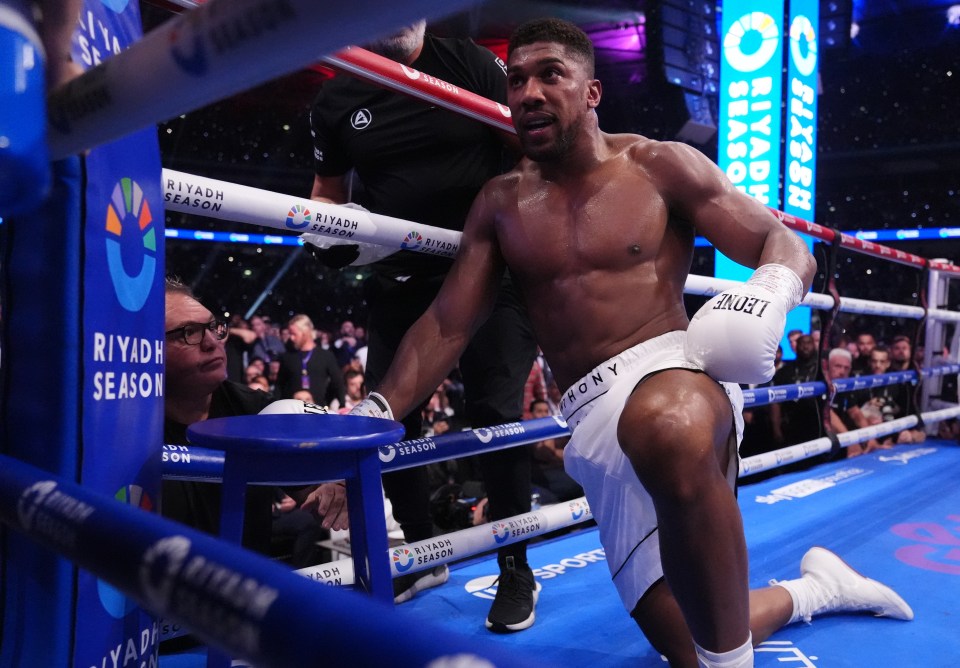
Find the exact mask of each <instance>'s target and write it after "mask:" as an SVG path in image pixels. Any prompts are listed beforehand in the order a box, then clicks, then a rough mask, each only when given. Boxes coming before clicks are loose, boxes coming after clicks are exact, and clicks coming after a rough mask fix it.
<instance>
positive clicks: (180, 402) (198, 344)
mask: <svg viewBox="0 0 960 668" xmlns="http://www.w3.org/2000/svg"><path fill="white" fill-rule="evenodd" d="M164 329H165V330H166V331H165V343H166V346H165V356H166V360H165V362H166V367H165V383H166V385H165V392H164V394H165V397H164V420H163V438H164V443H167V444H170V445H187V444H188V440H187V427H188V426H189V425H191V424H194V423H195V422H200V421H201V420H207V419H210V418H217V417H230V416H235V415H255V414H257V413H259V412H261V411H262V410H263V409H264V408H266V407H267V406H268V405H270V404H271V403H273V397H272V396H271V395H270V394H267V393H265V392H261V391H258V390H252V389H250V388H248V387H247V386H246V385H243V384H241V383H235V382H233V381H230V380H227V366H226V364H227V362H226V353H225V352H224V339H225V338H226V336H227V325H226V323H224V322H221V321H219V320H217V319H216V318H214V316H213V314H212V313H211V312H210V311H209V309H207V308H206V307H205V306H204V305H203V304H201V303H200V302H199V301H198V300H197V299H196V297H194V295H193V293H192V291H191V290H190V288H189V287H187V286H186V285H184V284H183V283H180V282H179V281H176V280H174V279H169V278H168V279H167V282H166V322H165V327H164ZM288 491H289V490H288ZM299 491H300V494H298V495H296V494H295V493H294V494H291V496H295V498H297V497H299V499H298V500H300V501H303V500H304V498H305V497H306V496H307V492H308V491H309V490H308V489H304V490H299ZM161 499H162V504H161V509H162V513H163V515H164V516H165V517H168V518H171V519H174V520H177V521H178V522H182V523H184V524H188V525H190V526H193V527H195V528H197V529H200V530H202V531H206V532H208V533H211V534H215V535H216V534H218V533H219V521H220V486H219V485H218V484H214V483H201V482H185V481H177V480H165V481H163V489H162V497H161ZM273 500H274V490H273V488H271V487H268V486H262V485H251V486H250V487H249V488H248V490H247V495H246V508H245V521H244V531H243V545H244V546H245V547H247V548H249V549H252V550H255V551H257V552H260V553H262V554H270V535H271V523H272V506H273ZM307 503H308V504H309V505H308V507H309V508H310V509H311V510H313V511H314V512H316V513H317V514H318V515H319V516H320V517H322V518H323V520H324V521H323V526H324V528H331V527H333V528H337V529H341V528H346V526H347V517H346V503H345V494H344V492H343V487H342V486H341V485H339V484H337V483H325V484H323V485H320V486H318V487H317V488H316V489H315V490H314V491H313V492H312V493H310V495H309V498H308V499H307Z"/></svg>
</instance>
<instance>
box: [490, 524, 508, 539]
mask: <svg viewBox="0 0 960 668" xmlns="http://www.w3.org/2000/svg"><path fill="white" fill-rule="evenodd" d="M490 532H491V533H492V534H493V540H494V541H496V542H497V544H498V545H499V544H500V543H502V542H504V541H505V540H506V539H507V538H509V537H510V528H509V527H508V526H507V525H506V524H504V523H503V522H494V523H493V524H492V525H491V526H490Z"/></svg>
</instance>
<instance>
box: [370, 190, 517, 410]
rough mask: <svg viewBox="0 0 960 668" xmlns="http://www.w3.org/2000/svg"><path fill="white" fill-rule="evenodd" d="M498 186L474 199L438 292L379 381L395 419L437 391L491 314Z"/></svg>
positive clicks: (499, 267) (496, 274)
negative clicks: (449, 267) (459, 240)
mask: <svg viewBox="0 0 960 668" xmlns="http://www.w3.org/2000/svg"><path fill="white" fill-rule="evenodd" d="M498 182H499V179H494V180H493V181H491V182H490V183H488V184H487V185H486V186H484V188H483V190H481V191H480V194H479V195H478V196H477V198H476V199H475V200H474V202H473V207H472V208H471V209H470V214H469V215H468V217H467V222H466V225H465V227H464V230H463V237H462V239H461V243H460V249H459V250H458V251H457V256H456V258H455V260H454V262H453V267H452V268H451V269H450V272H449V273H448V274H447V276H446V278H445V279H444V282H443V286H442V287H441V288H440V292H439V293H438V294H437V297H436V299H434V301H433V303H432V304H431V305H430V307H429V308H428V309H427V311H426V312H425V313H424V314H423V315H422V316H421V317H420V319H419V320H417V322H416V323H414V324H413V326H412V327H411V328H410V329H409V330H408V331H407V333H406V335H405V336H404V337H403V341H402V342H401V343H400V347H399V348H398V349H397V353H396V355H394V358H393V363H392V364H391V365H390V369H389V370H388V371H387V373H386V375H385V376H384V379H383V382H382V383H380V386H379V387H377V388H375V389H376V390H377V392H378V393H379V394H380V395H382V397H383V398H384V400H385V401H387V402H389V405H390V407H391V408H392V410H393V413H394V415H395V416H397V417H398V418H402V417H403V416H405V415H406V414H407V413H408V412H409V411H410V410H412V409H413V408H415V407H416V406H417V405H418V404H419V403H420V402H421V401H422V400H423V399H425V398H426V397H427V396H428V395H429V394H430V393H431V392H433V391H434V390H435V389H436V388H437V386H438V385H439V384H440V383H441V382H442V381H443V379H444V378H445V377H446V376H447V374H448V373H449V372H450V370H451V369H453V367H454V366H455V365H456V364H457V361H458V360H459V359H460V355H461V353H462V352H463V350H464V349H465V348H466V347H467V344H468V343H469V341H470V339H471V337H472V336H473V334H474V332H475V331H476V330H477V329H478V328H479V327H480V325H482V324H483V322H484V321H485V320H486V319H487V317H488V316H489V314H490V312H491V311H492V309H493V305H494V302H495V301H496V298H497V293H498V291H499V289H500V277H501V276H502V275H503V271H504V262H503V258H502V257H501V255H500V248H499V245H498V242H497V237H496V232H495V229H494V221H495V219H496V211H497V209H498V206H499V205H498V204H496V202H497V201H498V200H499V197H498V196H497V195H496V190H497V185H496V184H497V183H498Z"/></svg>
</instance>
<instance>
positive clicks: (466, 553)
mask: <svg viewBox="0 0 960 668" xmlns="http://www.w3.org/2000/svg"><path fill="white" fill-rule="evenodd" d="M591 519H593V513H591V512H590V504H588V503H587V500H586V498H584V497H580V498H579V499H573V500H571V501H564V502H562V503H556V504H554V505H552V506H544V507H543V508H541V509H540V510H535V511H532V512H529V513H523V514H521V515H517V516H515V517H509V518H507V519H503V520H494V521H492V522H490V523H488V524H479V525H477V526H473V527H469V528H467V529H461V530H460V531H454V532H452V533H448V534H444V535H443V536H437V537H436V538H430V539H428V540H421V541H418V542H416V543H404V544H403V545H399V546H397V547H392V548H390V549H389V550H387V553H388V555H389V559H390V570H391V571H392V573H393V575H394V577H396V576H398V575H404V574H406V573H416V572H418V571H422V570H425V569H427V568H433V567H435V566H440V565H441V564H446V563H450V562H452V561H457V560H459V559H466V558H468V557H473V556H476V555H478V554H480V553H482V552H486V551H489V550H497V549H499V548H501V547H503V546H504V545H510V544H511V543H517V542H520V541H524V540H528V539H530V538H532V537H534V536H540V535H543V534H545V533H549V532H550V531H556V530H557V529H563V528H565V527H569V526H572V525H574V524H580V523H581V522H586V521H587V520H591ZM296 572H297V573H299V574H300V575H303V576H305V577H308V578H310V579H311V580H317V581H319V582H325V583H328V584H339V585H349V584H353V581H354V574H353V561H352V560H351V559H340V560H338V561H333V562H329V563H326V564H320V565H318V566H310V567H308V568H301V569H299V570H297V571H296Z"/></svg>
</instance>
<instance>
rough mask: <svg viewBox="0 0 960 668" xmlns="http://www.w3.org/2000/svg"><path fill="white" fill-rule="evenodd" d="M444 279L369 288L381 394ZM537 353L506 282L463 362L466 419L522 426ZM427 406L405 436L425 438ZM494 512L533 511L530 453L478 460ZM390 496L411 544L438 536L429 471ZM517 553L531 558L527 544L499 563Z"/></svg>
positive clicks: (408, 422) (506, 551)
mask: <svg viewBox="0 0 960 668" xmlns="http://www.w3.org/2000/svg"><path fill="white" fill-rule="evenodd" d="M442 282H443V277H442V276H432V277H429V278H411V279H409V280H407V281H402V282H401V281H395V280H393V279H391V278H388V277H385V276H381V275H379V274H374V275H373V276H372V277H370V278H369V279H368V280H367V283H366V284H365V286H364V289H365V296H366V300H367V306H368V310H369V316H370V317H369V321H368V324H367V346H368V347H367V367H366V370H365V380H366V383H367V385H368V387H370V388H373V389H376V388H377V386H378V384H379V382H380V380H381V379H382V378H383V376H384V374H385V373H386V371H387V368H388V367H389V366H390V363H391V362H392V361H393V357H394V354H395V353H396V350H397V347H398V346H399V345H400V340H401V339H402V338H403V335H404V334H405V333H406V332H407V330H408V329H409V328H410V326H411V325H412V324H413V323H414V322H415V321H416V320H417V318H419V317H420V316H421V315H422V314H423V312H424V311H426V309H427V307H428V306H429V305H430V303H431V302H432V301H433V298H434V297H435V296H436V294H437V292H438V291H439V289H440V285H441V284H442ZM536 354H537V344H536V341H535V339H534V336H533V330H532V328H531V326H530V321H529V319H528V317H527V314H526V310H525V309H524V308H523V306H522V305H521V303H520V299H519V296H518V295H517V293H516V290H515V289H514V287H513V286H512V284H511V283H510V282H509V280H508V279H505V280H504V282H503V285H502V286H501V290H500V295H499V297H498V300H497V304H496V306H495V307H494V310H493V313H492V314H491V315H490V318H489V319H488V320H487V322H486V323H485V324H484V325H483V326H482V327H481V328H480V330H479V331H478V332H477V333H476V335H475V336H474V338H473V340H472V341H471V342H470V344H469V346H468V347H467V349H466V351H465V352H464V354H463V356H462V357H461V358H460V373H461V376H462V377H463V384H464V399H465V403H466V418H467V421H468V423H469V425H470V426H471V427H473V428H478V427H488V426H492V425H497V424H503V423H505V422H514V421H517V420H520V419H521V417H522V415H523V406H522V404H523V389H524V385H525V383H526V380H527V377H528V376H529V374H530V369H531V368H532V366H533V362H534V359H535V358H536ZM422 408H423V407H422V406H420V407H418V408H417V409H416V410H414V411H412V412H411V413H410V415H408V416H407V417H406V419H404V420H403V424H404V426H405V427H406V430H407V431H406V438H407V439H413V438H419V437H420V435H421V432H422V428H423V424H422V419H421V411H422ZM479 465H480V469H481V473H482V475H483V480H484V487H485V488H486V491H487V507H488V510H489V512H490V518H491V519H494V520H498V519H503V518H505V517H511V516H513V515H518V514H520V513H524V512H528V511H529V510H530V454H529V451H528V449H527V448H525V447H516V448H507V449H505V450H499V451H497V452H492V453H487V454H484V455H481V456H480V457H479ZM383 486H384V491H385V492H386V494H387V498H389V499H390V502H391V503H392V504H393V514H394V517H395V518H396V520H397V521H398V522H399V523H400V526H401V527H402V528H403V535H404V537H405V538H406V540H407V541H408V542H413V541H418V540H425V539H427V538H431V537H432V536H433V522H432V520H431V519H430V489H429V485H428V482H427V472H426V469H425V468H424V467H418V468H413V469H404V470H401V471H394V472H392V473H388V474H386V475H384V476H383ZM507 555H513V556H515V557H517V558H519V560H520V561H525V560H526V556H525V555H526V544H525V543H520V544H514V545H510V546H507V547H505V548H503V549H502V550H501V551H500V560H501V563H502V560H503V558H504V557H506V556H507Z"/></svg>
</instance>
